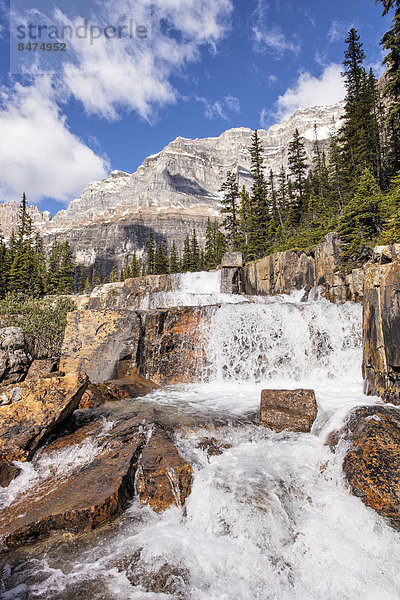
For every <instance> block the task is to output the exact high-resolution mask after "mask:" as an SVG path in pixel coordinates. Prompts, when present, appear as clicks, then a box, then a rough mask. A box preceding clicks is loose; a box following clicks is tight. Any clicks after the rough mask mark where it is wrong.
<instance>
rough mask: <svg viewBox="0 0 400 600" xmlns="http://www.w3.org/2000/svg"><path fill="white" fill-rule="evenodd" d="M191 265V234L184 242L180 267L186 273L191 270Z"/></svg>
mask: <svg viewBox="0 0 400 600" xmlns="http://www.w3.org/2000/svg"><path fill="white" fill-rule="evenodd" d="M190 265H191V256H190V239H189V236H188V235H187V236H186V238H185V241H184V242H183V253H182V260H181V268H180V270H181V271H182V273H186V272H187V271H190Z"/></svg>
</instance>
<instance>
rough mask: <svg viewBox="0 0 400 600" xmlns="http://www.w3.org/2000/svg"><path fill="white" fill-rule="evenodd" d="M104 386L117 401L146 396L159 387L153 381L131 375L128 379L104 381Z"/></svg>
mask: <svg viewBox="0 0 400 600" xmlns="http://www.w3.org/2000/svg"><path fill="white" fill-rule="evenodd" d="M104 385H106V386H107V390H108V393H109V394H111V395H112V396H114V398H116V399H117V400H124V399H125V398H138V397H139V396H146V394H149V393H150V392H153V391H154V390H158V389H159V387H160V386H159V385H158V384H157V383H154V381H151V380H150V379H145V378H144V377H141V376H140V375H131V376H130V377H123V378H121V379H113V380H111V381H106V382H105V384H104Z"/></svg>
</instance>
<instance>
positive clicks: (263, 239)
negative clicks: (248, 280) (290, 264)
mask: <svg viewBox="0 0 400 600" xmlns="http://www.w3.org/2000/svg"><path fill="white" fill-rule="evenodd" d="M250 156H251V167H250V170H251V176H252V180H253V185H252V188H251V197H250V201H251V211H250V213H249V215H248V227H249V231H248V252H247V254H248V255H252V256H249V258H253V257H254V258H261V257H262V256H264V255H265V254H266V251H267V248H268V240H267V236H266V232H267V230H268V223H269V219H270V207H269V202H268V186H267V182H266V180H265V176H264V149H263V146H262V143H261V140H260V138H259V135H258V131H257V130H256V131H255V132H254V134H253V137H252V140H251V147H250Z"/></svg>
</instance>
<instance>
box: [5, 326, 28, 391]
mask: <svg viewBox="0 0 400 600" xmlns="http://www.w3.org/2000/svg"><path fill="white" fill-rule="evenodd" d="M31 361H32V358H31V356H30V354H29V351H28V344H27V341H26V338H25V335H24V332H23V331H22V329H21V328H20V327H3V328H1V329H0V382H5V383H18V382H19V381H22V380H23V379H24V377H25V375H26V373H27V371H28V369H29V365H30V364H31Z"/></svg>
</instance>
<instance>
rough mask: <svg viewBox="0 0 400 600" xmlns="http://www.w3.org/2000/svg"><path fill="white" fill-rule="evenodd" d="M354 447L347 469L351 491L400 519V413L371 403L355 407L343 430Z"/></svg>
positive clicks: (392, 517) (390, 515)
mask: <svg viewBox="0 0 400 600" xmlns="http://www.w3.org/2000/svg"><path fill="white" fill-rule="evenodd" d="M341 435H342V438H344V440H345V442H346V444H350V448H349V450H348V452H347V454H346V456H345V459H344V462H343V470H344V473H345V476H346V479H347V481H348V482H349V485H350V490H351V493H352V494H353V495H354V496H357V497H359V498H361V500H362V501H363V502H364V504H366V505H367V506H369V507H370V508H373V509H374V510H376V512H378V513H379V514H380V515H382V516H384V517H388V518H390V519H395V520H396V521H397V522H399V520H400V416H399V414H398V410H396V409H393V408H390V407H384V406H368V407H362V408H359V409H357V410H355V411H354V412H353V413H352V414H351V415H350V417H349V419H348V422H347V424H346V426H345V428H344V430H343V431H342V432H341Z"/></svg>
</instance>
